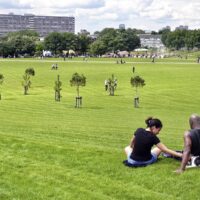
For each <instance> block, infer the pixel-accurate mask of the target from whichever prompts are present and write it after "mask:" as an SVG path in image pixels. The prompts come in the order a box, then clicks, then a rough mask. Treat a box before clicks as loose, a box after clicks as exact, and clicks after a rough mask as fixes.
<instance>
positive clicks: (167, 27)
mask: <svg viewBox="0 0 200 200" xmlns="http://www.w3.org/2000/svg"><path fill="white" fill-rule="evenodd" d="M162 30H169V31H171V27H170V26H165V27H163V28H162V29H161V30H160V31H162Z"/></svg>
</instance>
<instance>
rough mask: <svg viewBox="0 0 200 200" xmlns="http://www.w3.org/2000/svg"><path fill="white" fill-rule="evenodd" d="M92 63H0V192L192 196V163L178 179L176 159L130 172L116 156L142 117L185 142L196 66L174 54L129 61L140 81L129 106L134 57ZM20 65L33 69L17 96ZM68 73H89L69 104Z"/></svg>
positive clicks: (173, 141) (171, 141)
mask: <svg viewBox="0 0 200 200" xmlns="http://www.w3.org/2000/svg"><path fill="white" fill-rule="evenodd" d="M93 60H94V59H90V60H89V62H82V61H81V60H79V61H80V62H70V61H66V62H62V60H60V62H58V65H59V70H58V71H52V70H50V68H51V62H54V61H53V60H47V61H46V60H44V61H37V62H33V61H31V60H26V61H20V60H16V61H7V60H1V62H0V73H3V75H4V76H5V83H4V85H3V91H2V98H3V100H2V101H0V108H1V109H0V116H1V122H0V124H1V129H0V163H1V168H0V199H20V200H21V199H26V200H27V199H34V200H35V199H61V200H63V199H159V200H160V199H198V198H199V195H198V194H199V181H200V178H199V170H198V169H194V170H188V171H187V172H186V173H184V174H183V175H181V176H177V175H175V174H174V173H173V170H175V169H176V168H177V167H178V166H179V163H178V162H177V161H174V160H170V159H164V158H160V162H158V163H156V164H154V165H152V166H148V167H147V168H136V169H129V168H126V167H124V166H123V165H122V160H124V159H125V156H124V154H123V148H124V146H126V145H127V144H128V143H129V141H130V138H131V137H132V133H133V131H134V130H135V129H136V128H137V127H144V120H145V118H146V117H147V116H155V117H158V118H160V119H162V121H163V123H164V129H163V130H162V132H161V134H160V136H159V137H160V138H161V140H162V142H163V143H165V144H166V145H167V146H169V147H170V148H173V149H182V144H183V141H182V135H183V132H184V130H186V129H188V128H189V126H188V117H189V115H190V114H191V113H193V112H197V113H198V112H199V98H200V93H199V75H200V67H199V65H198V64H195V62H194V61H188V60H187V61H185V60H183V61H182V62H187V64H180V60H178V61H177V62H176V60H173V59H172V60H170V59H166V60H161V61H160V62H162V63H160V64H159V62H156V63H154V64H152V63H151V62H147V63H134V66H135V67H136V72H137V73H138V74H139V75H141V76H142V77H143V78H144V79H145V80H146V84H147V85H146V86H145V87H144V88H143V89H141V90H140V94H141V102H140V108H139V109H134V108H133V96H134V90H133V88H131V86H130V83H129V81H130V77H131V76H132V66H133V64H131V63H128V62H131V61H133V60H127V61H128V62H127V63H126V64H124V65H117V64H114V61H111V59H110V60H106V59H102V60H97V61H98V62H92V61H93ZM72 61H75V60H72ZM100 61H104V62H103V63H101V62H100ZM134 61H138V60H134ZM142 61H143V62H145V61H146V60H142ZM163 62H165V63H163ZM172 62H176V63H172ZM189 62H191V63H189ZM27 67H34V69H35V70H36V76H35V77H33V78H32V83H33V85H32V88H31V89H30V92H29V93H30V94H29V95H28V96H24V95H23V90H22V86H21V81H22V74H23V73H24V70H25V69H26V68H27ZM74 72H79V73H83V74H84V75H85V76H86V77H87V85H86V87H84V88H80V93H81V95H82V96H83V108H81V109H75V108H74V98H75V96H76V90H75V88H73V87H70V85H69V80H70V78H71V76H72V74H73V73H74ZM112 73H114V74H115V76H116V77H117V78H118V88H117V90H116V93H115V94H116V95H115V96H113V97H111V96H108V94H107V93H106V92H105V91H104V80H105V79H106V78H108V77H110V76H111V74H112ZM57 74H60V76H61V81H62V82H63V86H62V88H63V90H62V96H63V98H62V100H61V102H55V101H54V91H53V86H54V80H55V79H56V75H57ZM191 188H192V189H191Z"/></svg>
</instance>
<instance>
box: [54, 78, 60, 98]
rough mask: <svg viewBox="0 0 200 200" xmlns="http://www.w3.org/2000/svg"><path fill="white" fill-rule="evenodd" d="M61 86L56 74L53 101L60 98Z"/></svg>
mask: <svg viewBox="0 0 200 200" xmlns="http://www.w3.org/2000/svg"><path fill="white" fill-rule="evenodd" d="M61 86H62V82H61V81H60V76H59V75H58V76H57V80H56V81H55V86H54V90H55V101H60V98H61V94H60V91H61V90H62V88H61Z"/></svg>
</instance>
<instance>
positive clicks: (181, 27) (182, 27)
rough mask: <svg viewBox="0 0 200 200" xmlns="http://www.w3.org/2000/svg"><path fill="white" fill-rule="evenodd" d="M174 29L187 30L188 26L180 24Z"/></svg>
mask: <svg viewBox="0 0 200 200" xmlns="http://www.w3.org/2000/svg"><path fill="white" fill-rule="evenodd" d="M175 30H188V26H183V25H180V26H178V27H176V28H175Z"/></svg>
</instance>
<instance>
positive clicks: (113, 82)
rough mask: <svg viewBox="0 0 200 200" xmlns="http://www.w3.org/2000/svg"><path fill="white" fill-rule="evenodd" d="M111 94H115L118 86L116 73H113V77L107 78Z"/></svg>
mask: <svg viewBox="0 0 200 200" xmlns="http://www.w3.org/2000/svg"><path fill="white" fill-rule="evenodd" d="M107 84H108V91H109V95H111V96H114V93H115V90H116V88H117V79H116V78H115V76H114V74H112V76H111V78H109V79H108V80H107Z"/></svg>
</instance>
